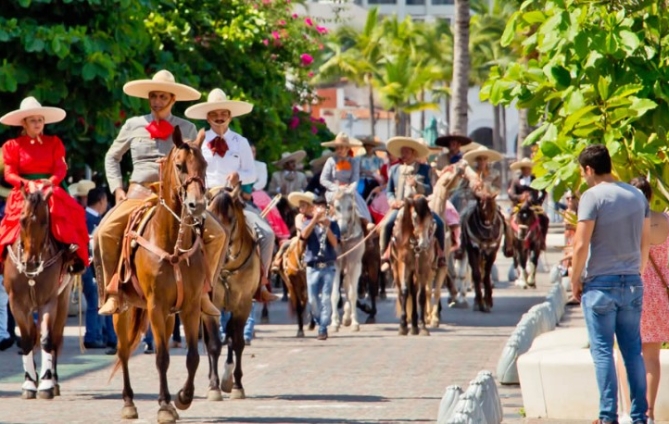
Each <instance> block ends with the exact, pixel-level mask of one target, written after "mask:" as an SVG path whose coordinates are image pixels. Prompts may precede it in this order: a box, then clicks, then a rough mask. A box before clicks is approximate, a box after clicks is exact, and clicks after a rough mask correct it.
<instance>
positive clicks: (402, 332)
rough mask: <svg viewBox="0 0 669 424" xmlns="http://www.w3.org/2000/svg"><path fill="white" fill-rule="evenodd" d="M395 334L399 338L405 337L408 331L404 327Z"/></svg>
mask: <svg viewBox="0 0 669 424" xmlns="http://www.w3.org/2000/svg"><path fill="white" fill-rule="evenodd" d="M397 334H399V335H400V336H406V335H407V334H409V329H408V328H406V327H400V331H399V332H398V333H397Z"/></svg>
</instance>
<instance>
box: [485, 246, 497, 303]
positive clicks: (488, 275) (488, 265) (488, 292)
mask: <svg viewBox="0 0 669 424" xmlns="http://www.w3.org/2000/svg"><path fill="white" fill-rule="evenodd" d="M494 262H495V258H494V257H493V256H489V255H485V264H484V269H485V275H484V276H483V288H484V290H485V299H484V303H485V306H486V308H488V310H490V309H492V289H493V287H494V286H493V284H492V268H493V266H494Z"/></svg>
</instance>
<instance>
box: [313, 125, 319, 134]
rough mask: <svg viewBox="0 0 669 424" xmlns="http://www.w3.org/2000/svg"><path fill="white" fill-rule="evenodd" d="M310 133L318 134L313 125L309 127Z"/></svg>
mask: <svg viewBox="0 0 669 424" xmlns="http://www.w3.org/2000/svg"><path fill="white" fill-rule="evenodd" d="M311 133H312V134H318V128H316V127H314V126H313V125H312V126H311Z"/></svg>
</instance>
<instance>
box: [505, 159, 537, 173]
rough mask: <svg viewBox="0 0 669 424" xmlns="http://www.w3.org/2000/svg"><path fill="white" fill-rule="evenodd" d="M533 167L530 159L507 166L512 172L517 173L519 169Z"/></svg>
mask: <svg viewBox="0 0 669 424" xmlns="http://www.w3.org/2000/svg"><path fill="white" fill-rule="evenodd" d="M532 167H534V162H532V159H530V158H522V159H521V160H519V161H518V162H514V163H512V164H511V166H509V168H511V170H512V171H518V170H519V169H522V168H532Z"/></svg>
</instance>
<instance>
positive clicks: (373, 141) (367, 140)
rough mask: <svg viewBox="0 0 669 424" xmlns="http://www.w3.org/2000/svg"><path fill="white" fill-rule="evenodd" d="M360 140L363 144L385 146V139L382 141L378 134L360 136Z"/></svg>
mask: <svg viewBox="0 0 669 424" xmlns="http://www.w3.org/2000/svg"><path fill="white" fill-rule="evenodd" d="M359 140H360V142H361V143H362V145H363V146H373V147H378V146H383V141H381V139H380V138H379V137H378V136H376V135H375V136H374V137H372V136H371V135H368V136H365V137H360V138H359Z"/></svg>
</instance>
